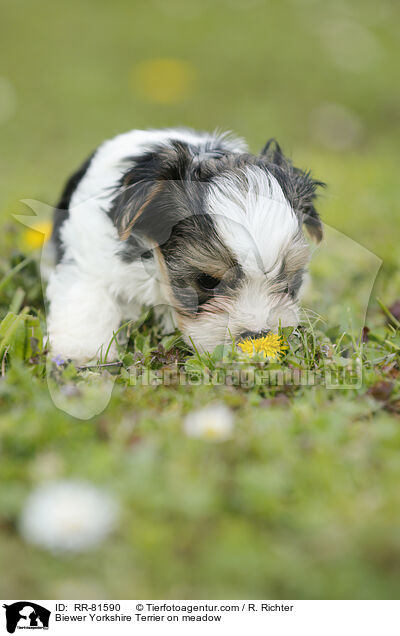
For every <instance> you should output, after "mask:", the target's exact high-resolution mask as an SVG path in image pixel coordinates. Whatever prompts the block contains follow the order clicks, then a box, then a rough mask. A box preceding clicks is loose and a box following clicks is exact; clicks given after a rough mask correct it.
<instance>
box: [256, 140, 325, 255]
mask: <svg viewBox="0 0 400 636" xmlns="http://www.w3.org/2000/svg"><path fill="white" fill-rule="evenodd" d="M260 156H261V158H262V160H263V162H265V165H266V167H267V169H268V170H269V172H270V173H271V174H272V175H273V176H274V177H275V179H276V180H277V181H278V183H279V185H280V186H281V188H282V191H283V193H284V195H285V197H286V199H287V200H288V202H289V203H290V205H291V206H292V208H293V210H294V211H295V212H296V214H297V215H298V216H299V217H300V220H301V221H302V222H303V223H304V224H305V225H306V226H307V229H308V231H309V233H310V234H311V236H312V237H313V238H314V239H315V240H316V241H317V242H319V241H321V239H322V235H323V233H322V224H321V220H320V216H319V214H318V212H317V210H316V209H315V206H314V202H315V199H316V196H317V194H316V191H317V188H318V187H325V183H323V182H322V181H317V180H316V179H313V178H312V176H311V173H310V172H309V171H304V170H300V168H295V166H294V165H293V163H292V162H291V161H290V159H288V158H287V157H285V156H284V154H283V152H282V150H281V147H280V145H279V144H278V142H277V141H276V140H275V139H269V140H268V141H267V143H266V144H265V146H264V148H263V149H262V151H261V155H260Z"/></svg>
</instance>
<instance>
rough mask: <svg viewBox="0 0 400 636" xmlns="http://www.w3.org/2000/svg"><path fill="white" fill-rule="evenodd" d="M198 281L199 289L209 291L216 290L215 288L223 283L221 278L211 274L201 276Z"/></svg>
mask: <svg viewBox="0 0 400 636" xmlns="http://www.w3.org/2000/svg"><path fill="white" fill-rule="evenodd" d="M196 280H197V284H198V285H199V287H202V288H203V289H207V290H209V289H215V287H217V285H219V284H220V282H221V281H220V279H219V278H215V277H214V276H210V275H209V274H200V275H199V276H198V277H197V279H196Z"/></svg>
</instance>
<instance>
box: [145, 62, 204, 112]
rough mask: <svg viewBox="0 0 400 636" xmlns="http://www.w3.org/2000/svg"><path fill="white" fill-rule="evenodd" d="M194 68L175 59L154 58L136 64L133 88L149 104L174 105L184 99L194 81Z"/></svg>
mask: <svg viewBox="0 0 400 636" xmlns="http://www.w3.org/2000/svg"><path fill="white" fill-rule="evenodd" d="M195 75H196V73H195V69H194V67H193V66H192V65H191V64H189V63H188V62H185V61H183V60H179V59H175V58H154V59H152V60H144V61H143V62H139V63H138V64H136V66H135V68H134V72H133V87H134V89H135V90H137V91H138V92H139V93H141V95H142V96H143V97H145V98H146V99H147V100H148V101H150V102H156V103H158V104H174V103H176V102H179V101H181V100H182V99H184V98H185V97H186V96H187V95H188V94H189V93H190V92H191V90H192V88H193V85H194V81H195Z"/></svg>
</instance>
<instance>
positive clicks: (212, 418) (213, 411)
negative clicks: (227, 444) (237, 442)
mask: <svg viewBox="0 0 400 636" xmlns="http://www.w3.org/2000/svg"><path fill="white" fill-rule="evenodd" d="M183 428H184V431H185V433H186V435H188V436H189V437H199V438H202V439H207V440H211V441H218V442H220V441H224V440H226V439H228V438H229V437H231V435H232V432H233V414H232V411H231V410H230V409H228V407H227V406H225V405H224V404H214V405H210V406H206V407H205V408H203V409H200V410H198V411H192V412H191V413H189V414H188V415H187V416H186V418H185V422H184V426H183Z"/></svg>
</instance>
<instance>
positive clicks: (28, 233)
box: [23, 221, 53, 250]
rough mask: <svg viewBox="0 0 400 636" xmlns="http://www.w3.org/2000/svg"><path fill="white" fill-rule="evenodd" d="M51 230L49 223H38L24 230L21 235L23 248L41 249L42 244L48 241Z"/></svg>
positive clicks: (50, 223) (51, 226) (51, 225)
mask: <svg viewBox="0 0 400 636" xmlns="http://www.w3.org/2000/svg"><path fill="white" fill-rule="evenodd" d="M52 229H53V224H52V222H51V221H38V223H36V224H35V225H34V226H32V227H31V228H29V229H28V230H25V232H24V234H23V241H24V245H25V247H26V248H28V249H31V250H35V249H37V248H38V247H42V245H43V243H45V242H46V241H48V240H49V238H50V236H51V232H52Z"/></svg>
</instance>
